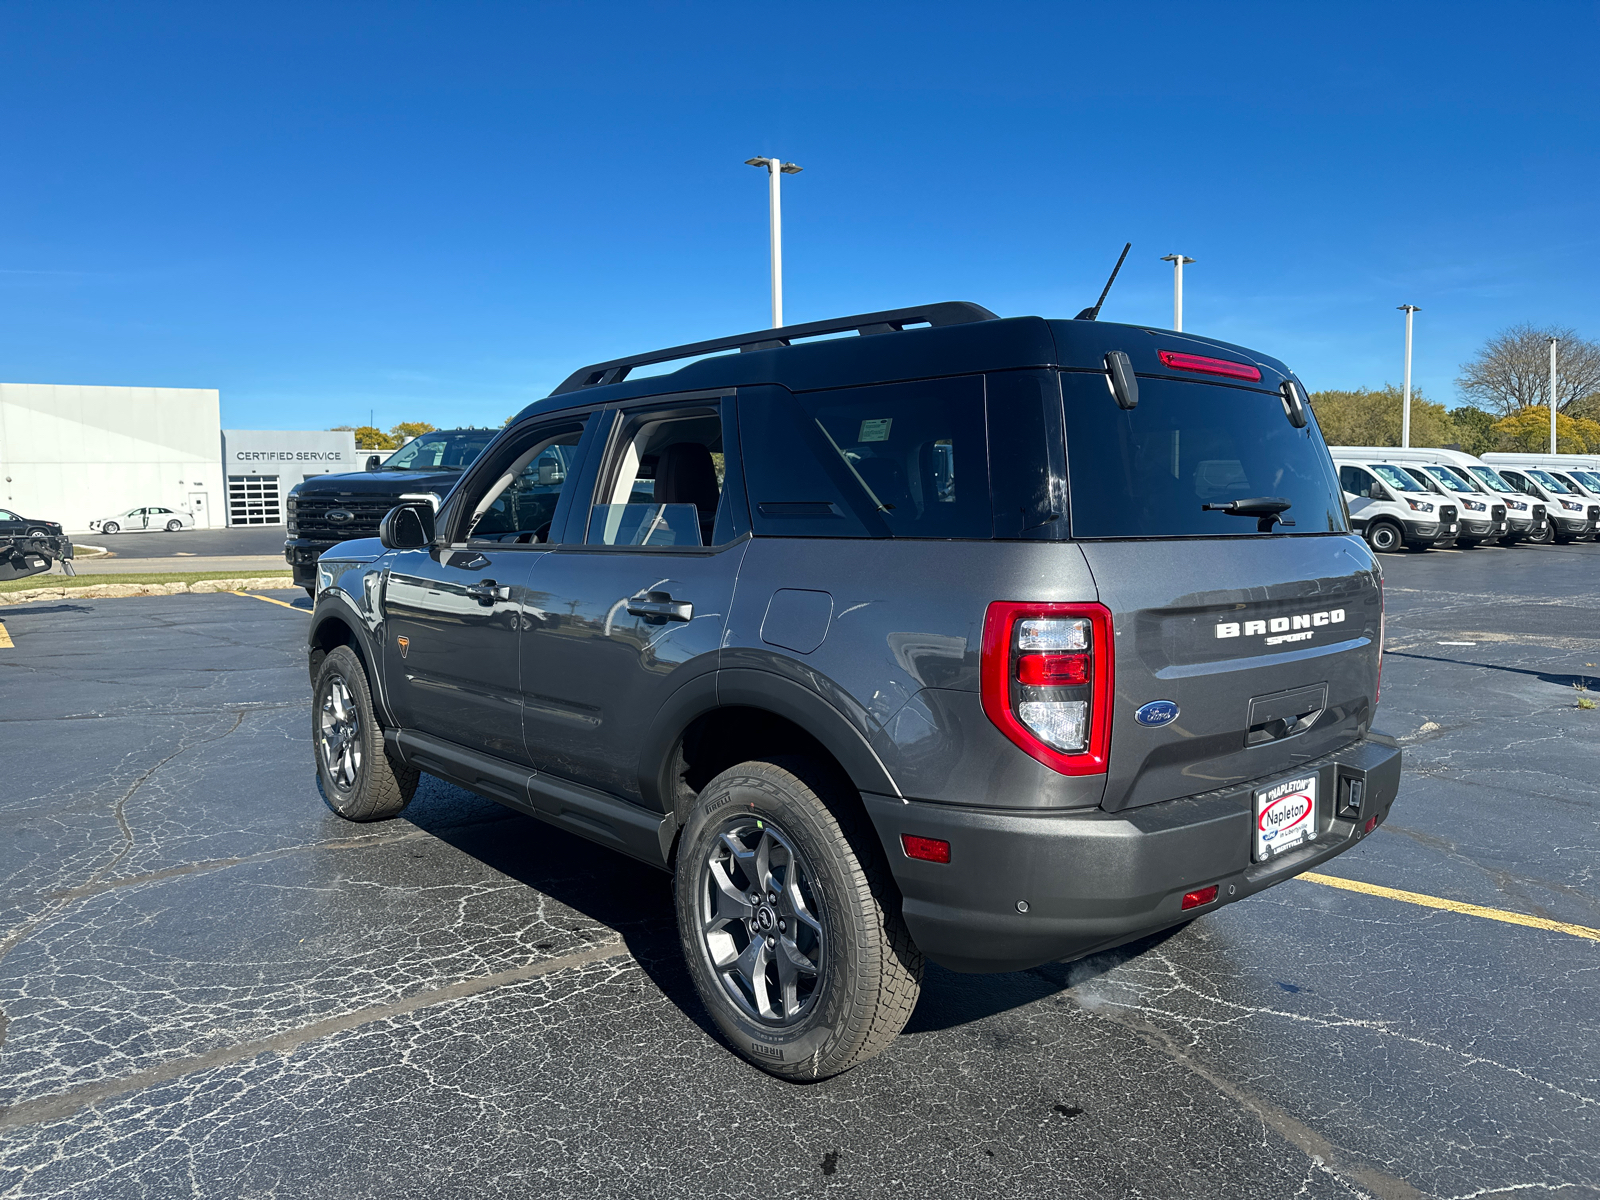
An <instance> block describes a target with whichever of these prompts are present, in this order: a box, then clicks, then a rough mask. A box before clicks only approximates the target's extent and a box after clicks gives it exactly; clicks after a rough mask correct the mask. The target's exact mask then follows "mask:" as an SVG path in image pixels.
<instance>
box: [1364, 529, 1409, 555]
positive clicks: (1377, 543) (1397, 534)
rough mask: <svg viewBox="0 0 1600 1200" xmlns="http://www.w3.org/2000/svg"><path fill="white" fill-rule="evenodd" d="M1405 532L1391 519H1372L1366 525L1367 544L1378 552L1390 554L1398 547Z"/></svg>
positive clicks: (1403, 538)
mask: <svg viewBox="0 0 1600 1200" xmlns="http://www.w3.org/2000/svg"><path fill="white" fill-rule="evenodd" d="M1404 540H1405V534H1403V533H1402V532H1401V531H1400V526H1398V525H1396V524H1395V523H1394V522H1393V521H1374V522H1372V524H1370V525H1368V526H1367V545H1369V546H1371V547H1372V548H1373V550H1375V551H1377V552H1378V553H1379V554H1391V553H1393V552H1394V551H1396V550H1398V549H1400V545H1401V543H1402V542H1403V541H1404Z"/></svg>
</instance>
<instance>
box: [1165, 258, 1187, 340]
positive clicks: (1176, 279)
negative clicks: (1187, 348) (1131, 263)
mask: <svg viewBox="0 0 1600 1200" xmlns="http://www.w3.org/2000/svg"><path fill="white" fill-rule="evenodd" d="M1161 261H1162V262H1169V263H1171V264H1172V328H1173V329H1175V330H1177V331H1178V332H1179V333H1182V332H1183V264H1184V263H1192V262H1193V261H1194V259H1192V258H1185V257H1184V256H1183V255H1181V254H1163V255H1162V256H1161Z"/></svg>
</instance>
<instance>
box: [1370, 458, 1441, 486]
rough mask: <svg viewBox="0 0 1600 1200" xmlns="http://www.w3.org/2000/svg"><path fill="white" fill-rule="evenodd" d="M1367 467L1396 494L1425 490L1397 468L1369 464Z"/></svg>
mask: <svg viewBox="0 0 1600 1200" xmlns="http://www.w3.org/2000/svg"><path fill="white" fill-rule="evenodd" d="M1369 465H1370V466H1371V467H1372V469H1373V470H1374V471H1376V472H1377V473H1378V478H1380V479H1382V480H1383V481H1384V482H1385V483H1387V484H1388V485H1389V486H1390V487H1392V488H1394V490H1395V491H1397V492H1421V491H1426V490H1427V489H1426V488H1424V487H1423V486H1422V485H1421V484H1420V483H1418V482H1417V481H1416V480H1415V479H1413V478H1411V476H1409V475H1407V474H1406V473H1405V472H1404V471H1402V470H1401V469H1400V468H1399V467H1392V466H1390V465H1389V464H1388V463H1371V464H1369Z"/></svg>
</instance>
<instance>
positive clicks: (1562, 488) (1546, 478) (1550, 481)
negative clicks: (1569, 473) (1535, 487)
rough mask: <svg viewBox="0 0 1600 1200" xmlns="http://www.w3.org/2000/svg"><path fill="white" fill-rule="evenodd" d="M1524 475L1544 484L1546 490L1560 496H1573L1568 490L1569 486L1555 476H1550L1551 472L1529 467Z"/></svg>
mask: <svg viewBox="0 0 1600 1200" xmlns="http://www.w3.org/2000/svg"><path fill="white" fill-rule="evenodd" d="M1524 474H1526V475H1531V476H1532V477H1533V478H1534V479H1536V480H1538V481H1539V482H1540V483H1541V484H1543V485H1544V486H1545V488H1547V489H1548V490H1549V491H1552V492H1554V493H1555V494H1556V495H1558V496H1570V495H1572V492H1571V491H1570V490H1569V489H1568V487H1567V485H1566V484H1564V483H1562V482H1561V481H1560V480H1558V479H1557V478H1556V477H1555V476H1554V475H1552V474H1550V472H1549V471H1541V470H1539V469H1538V468H1537V467H1529V468H1528V469H1527V470H1526V471H1525V472H1524Z"/></svg>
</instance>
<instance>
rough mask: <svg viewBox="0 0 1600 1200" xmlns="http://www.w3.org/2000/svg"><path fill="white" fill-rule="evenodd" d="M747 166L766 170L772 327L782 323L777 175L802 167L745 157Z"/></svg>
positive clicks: (781, 224) (781, 246) (781, 251)
mask: <svg viewBox="0 0 1600 1200" xmlns="http://www.w3.org/2000/svg"><path fill="white" fill-rule="evenodd" d="M744 161H745V165H746V166H748V167H765V168H766V171H767V213H768V222H769V225H770V229H771V240H772V327H773V328H774V329H777V328H778V327H779V326H781V325H782V324H783V209H782V207H781V206H780V202H779V199H778V176H779V175H798V174H800V171H801V170H802V168H800V167H797V166H795V165H794V164H793V163H786V162H782V161H780V160H779V159H776V158H760V157H757V158H747V159H745V160H744Z"/></svg>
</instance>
